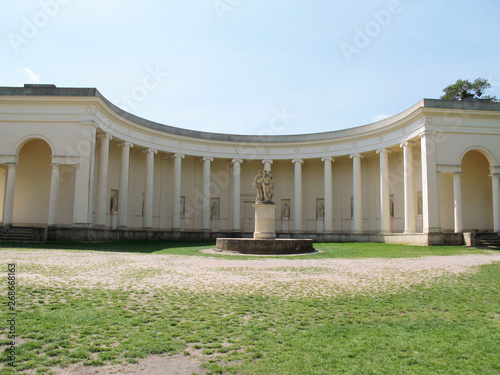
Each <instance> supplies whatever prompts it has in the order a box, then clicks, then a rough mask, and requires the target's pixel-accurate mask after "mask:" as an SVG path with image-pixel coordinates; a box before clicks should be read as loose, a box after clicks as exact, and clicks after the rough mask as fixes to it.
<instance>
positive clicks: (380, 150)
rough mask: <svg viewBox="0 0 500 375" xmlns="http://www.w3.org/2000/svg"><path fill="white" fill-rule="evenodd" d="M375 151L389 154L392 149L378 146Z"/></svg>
mask: <svg viewBox="0 0 500 375" xmlns="http://www.w3.org/2000/svg"><path fill="white" fill-rule="evenodd" d="M376 152H377V154H384V153H388V154H390V153H391V152H392V151H391V150H389V149H387V148H379V149H378V150H377V151H376Z"/></svg>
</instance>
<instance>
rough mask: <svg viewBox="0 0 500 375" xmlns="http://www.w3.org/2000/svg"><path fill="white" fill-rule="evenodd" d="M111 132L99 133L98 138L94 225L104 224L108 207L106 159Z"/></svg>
mask: <svg viewBox="0 0 500 375" xmlns="http://www.w3.org/2000/svg"><path fill="white" fill-rule="evenodd" d="M111 138H112V136H111V134H108V133H106V134H100V135H99V136H98V139H99V145H100V149H99V170H98V174H97V205H96V226H97V227H105V226H106V212H107V208H108V161H109V140H110V139H111Z"/></svg>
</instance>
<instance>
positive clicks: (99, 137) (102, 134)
mask: <svg viewBox="0 0 500 375" xmlns="http://www.w3.org/2000/svg"><path fill="white" fill-rule="evenodd" d="M104 138H108V139H109V140H112V139H113V136H112V135H111V134H109V133H99V134H97V139H104Z"/></svg>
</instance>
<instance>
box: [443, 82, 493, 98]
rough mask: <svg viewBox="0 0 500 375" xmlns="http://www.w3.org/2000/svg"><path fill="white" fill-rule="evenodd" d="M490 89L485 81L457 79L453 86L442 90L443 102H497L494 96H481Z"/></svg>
mask: <svg viewBox="0 0 500 375" xmlns="http://www.w3.org/2000/svg"><path fill="white" fill-rule="evenodd" d="M490 87H491V85H490V83H489V82H488V80H487V79H483V78H481V77H479V78H476V80H474V82H470V81H468V80H463V79H459V80H458V81H457V82H455V83H454V84H453V85H449V86H447V87H445V88H444V89H443V92H444V95H443V96H441V98H440V99H443V100H481V101H486V102H498V99H497V98H496V97H495V96H490V95H483V92H484V91H485V90H487V89H489V88H490Z"/></svg>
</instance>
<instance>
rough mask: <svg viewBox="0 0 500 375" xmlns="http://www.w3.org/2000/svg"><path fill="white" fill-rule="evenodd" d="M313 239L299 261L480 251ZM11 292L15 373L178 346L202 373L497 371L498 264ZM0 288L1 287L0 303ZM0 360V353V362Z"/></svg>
mask: <svg viewBox="0 0 500 375" xmlns="http://www.w3.org/2000/svg"><path fill="white" fill-rule="evenodd" d="M213 245H214V244H213V243H196V244H193V243H189V244H188V243H182V242H174V243H172V242H170V243H165V242H127V243H118V242H115V243H101V244H65V243H59V244H39V245H36V246H35V245H32V244H30V245H29V246H30V248H35V247H40V248H57V249H75V250H99V251H125V252H139V253H154V254H186V255H200V253H199V249H203V248H207V247H208V248H209V247H213ZM2 246H4V247H9V248H12V246H7V245H5V244H2ZM315 247H316V248H318V249H322V250H324V251H325V252H324V253H319V254H315V255H310V256H307V257H308V258H317V259H319V258H361V257H379V258H388V257H392V258H394V257H420V256H428V255H456V254H469V253H486V252H485V251H483V250H475V249H465V248H461V247H411V246H400V245H383V244H326V243H324V244H316V246H315ZM0 251H1V249H0ZM152 256H154V255H152ZM203 256H219V255H203ZM232 258H236V256H233V257H232ZM237 259H242V257H237ZM243 259H245V258H243ZM5 273H6V271H5ZM54 276H57V275H54ZM3 280H5V277H3ZM4 285H5V283H4ZM17 293H18V301H19V302H20V305H19V306H18V316H17V321H18V326H17V330H18V334H19V336H20V337H21V338H22V339H24V340H26V343H24V344H22V345H19V346H18V348H17V364H18V368H17V369H18V371H23V370H29V369H32V370H36V372H37V373H39V374H47V373H49V368H50V367H51V366H54V365H58V366H66V365H68V364H70V363H83V364H86V365H97V366H100V365H104V364H106V363H126V362H129V363H136V362H137V361H138V359H140V358H144V357H146V356H148V355H150V354H160V353H170V354H175V353H185V355H189V353H188V351H187V350H186V349H187V348H188V347H192V348H194V349H197V350H199V351H200V352H201V353H203V354H204V355H205V356H206V358H207V359H208V362H207V364H206V367H207V369H208V370H209V373H212V374H294V375H296V374H499V373H500V355H499V353H500V320H499V317H500V264H499V263H498V262H497V263H495V264H492V265H487V266H481V267H479V271H478V272H476V273H470V274H464V275H462V276H454V277H443V278H441V279H439V280H437V281H435V282H434V283H432V284H430V285H429V284H426V285H416V286H412V287H410V288H409V289H408V290H404V291H401V292H398V293H396V294H394V293H389V292H377V293H373V294H372V295H369V296H362V295H354V296H340V297H328V298H326V297H325V298H300V299H299V298H288V299H283V298H278V297H276V296H266V295H249V294H247V293H239V294H236V293H228V292H224V291H220V292H217V293H215V292H214V293H212V294H210V295H207V294H196V293H188V292H183V291H179V290H172V291H169V290H157V291H155V293H154V294H148V293H145V292H140V291H125V290H98V289H72V288H64V289H63V288H57V287H53V288H37V287H33V286H29V285H23V283H22V282H21V283H20V284H19V288H18V290H17ZM5 296H6V289H5V288H2V298H3V300H5V299H6V298H5ZM1 305H2V307H1V316H0V321H1V322H2V324H0V327H1V329H2V332H1V333H3V334H5V333H6V331H7V330H6V321H7V317H6V312H7V310H6V306H5V303H3V302H2V304H1ZM7 341H8V340H3V342H1V343H0V344H2V346H4V345H6V344H7ZM2 350H3V349H2ZM5 360H6V352H3V354H2V355H1V356H0V361H3V362H4V361H5ZM10 373H12V372H11V370H10V369H8V368H4V369H3V370H0V374H10Z"/></svg>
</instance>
